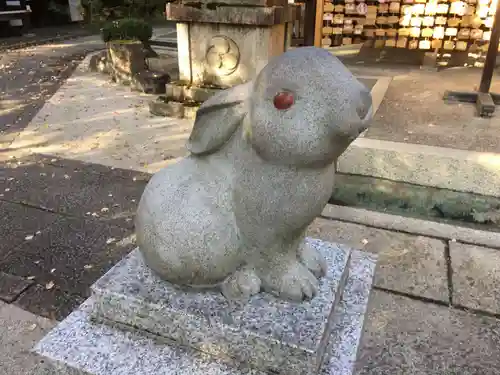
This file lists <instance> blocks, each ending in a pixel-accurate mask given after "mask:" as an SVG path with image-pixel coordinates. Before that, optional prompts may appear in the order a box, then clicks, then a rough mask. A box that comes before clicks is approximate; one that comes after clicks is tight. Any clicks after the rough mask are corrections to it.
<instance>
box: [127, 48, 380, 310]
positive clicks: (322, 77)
mask: <svg viewBox="0 0 500 375" xmlns="http://www.w3.org/2000/svg"><path fill="white" fill-rule="evenodd" d="M371 117H372V99H371V94H370V92H369V91H368V90H367V89H366V88H365V87H364V85H362V84H361V83H360V82H359V81H358V80H357V79H356V78H355V77H354V76H353V75H352V74H351V73H350V72H349V71H348V70H347V68H346V67H345V66H344V65H343V64H342V63H341V62H340V61H339V60H338V59H337V58H336V57H334V56H332V55H331V54H330V53H329V52H327V51H326V50H323V49H319V48H314V47H304V48H297V49H294V50H291V51H288V52H286V53H284V54H283V55H281V56H279V57H276V58H274V59H273V60H272V61H270V62H269V63H268V65H267V66H266V67H264V69H263V70H262V71H261V72H260V73H259V75H258V76H257V78H255V79H254V80H253V81H251V82H248V83H245V84H242V85H239V86H236V87H233V88H231V89H228V90H225V91H222V92H221V93H219V94H218V95H216V96H214V97H212V98H210V99H209V100H208V101H206V102H205V103H203V105H202V106H201V107H200V109H199V110H198V112H197V116H196V121H195V124H194V128H193V130H192V133H191V135H190V138H189V140H188V145H187V146H188V149H189V151H190V155H189V156H187V157H186V158H184V159H182V160H180V161H179V162H177V163H176V164H173V165H170V166H168V167H166V168H165V169H163V170H161V171H159V172H158V173H156V174H155V175H154V176H153V177H152V179H151V180H150V182H149V183H148V185H147V187H146V189H145V191H144V194H143V196H142V198H141V201H140V203H139V208H138V212H137V216H136V222H135V224H136V232H137V242H138V246H139V249H140V251H141V252H142V254H143V257H144V259H145V262H146V264H147V265H148V266H149V267H150V268H151V269H152V270H153V271H155V272H156V273H157V274H158V275H159V276H160V277H161V278H163V279H164V280H167V281H169V282H171V283H174V284H178V285H185V286H192V287H210V286H219V287H221V289H222V292H223V293H224V295H225V296H226V297H227V298H231V299H240V298H243V299H248V298H249V297H250V296H252V295H254V294H256V293H258V292H259V291H260V290H265V291H268V292H270V293H273V294H275V295H277V296H279V297H282V298H286V299H291V300H296V301H300V300H304V299H311V298H313V297H314V295H315V293H316V292H317V288H318V278H319V277H321V276H323V275H324V273H325V271H326V264H325V261H324V259H323V258H322V257H321V255H320V254H319V253H318V252H317V251H316V250H315V249H314V248H312V247H310V246H308V245H307V244H306V243H305V242H304V238H305V231H306V228H307V227H308V225H309V224H310V223H311V222H312V221H313V220H314V219H315V218H316V217H317V216H318V215H319V214H320V213H321V212H322V210H323V208H324V207H325V205H326V204H327V202H328V200H329V198H330V196H331V194H332V192H333V187H334V178H335V163H336V160H337V158H338V157H339V156H340V155H341V154H342V152H344V151H345V149H346V148H347V146H348V145H349V144H350V143H351V142H352V141H353V140H354V139H356V137H357V136H358V135H359V134H360V133H361V132H362V131H363V130H365V129H366V128H367V126H368V122H369V121H370V120H371Z"/></svg>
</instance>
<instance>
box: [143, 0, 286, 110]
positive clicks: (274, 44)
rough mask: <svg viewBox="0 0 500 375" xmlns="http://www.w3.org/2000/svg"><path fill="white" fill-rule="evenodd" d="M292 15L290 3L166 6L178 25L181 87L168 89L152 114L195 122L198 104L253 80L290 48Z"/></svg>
mask: <svg viewBox="0 0 500 375" xmlns="http://www.w3.org/2000/svg"><path fill="white" fill-rule="evenodd" d="M222 2H223V4H222ZM293 10H294V7H293V6H291V5H289V4H288V0H181V1H180V3H169V4H167V11H166V14H167V18H168V19H169V20H171V21H177V22H178V23H177V48H178V58H179V82H177V83H172V84H169V85H167V96H166V97H164V98H160V99H159V100H157V101H155V102H153V103H152V105H151V111H152V112H153V113H155V112H156V113H155V114H159V115H166V116H176V117H184V116H185V117H192V116H194V113H195V112H196V104H199V103H200V102H201V101H203V100H201V101H200V100H199V99H200V98H203V99H206V98H207V97H208V96H209V95H210V94H212V93H213V92H214V89H215V90H217V89H224V88H228V87H231V86H234V85H238V84H241V83H245V82H247V81H249V80H251V79H252V78H254V77H255V76H256V75H257V74H258V73H259V72H260V70H261V69H262V68H263V67H264V66H266V64H267V63H268V61H269V59H271V58H272V57H274V56H278V55H280V54H282V53H284V52H285V51H286V50H287V48H288V47H289V45H290V35H291V29H292V23H291V22H292V21H293ZM187 88H189V90H188V91H189V92H188V91H186V89H187ZM207 89H209V91H208V93H207ZM200 90H201V94H200ZM169 93H170V94H169ZM193 94H194V96H193ZM182 102H189V106H185V105H184V106H179V103H182ZM193 108H194V109H193Z"/></svg>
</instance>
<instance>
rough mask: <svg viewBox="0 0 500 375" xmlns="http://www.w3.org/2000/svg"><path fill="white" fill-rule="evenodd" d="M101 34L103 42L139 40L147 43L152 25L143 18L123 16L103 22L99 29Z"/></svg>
mask: <svg viewBox="0 0 500 375" xmlns="http://www.w3.org/2000/svg"><path fill="white" fill-rule="evenodd" d="M101 36H102V40H103V41H104V42H110V41H120V42H133V41H141V42H142V43H147V42H148V41H149V40H150V39H151V37H152V36H153V27H152V26H151V25H150V24H149V23H148V22H146V21H144V20H140V19H136V18H124V19H121V20H118V21H112V22H108V23H107V24H105V25H104V26H103V28H102V29H101Z"/></svg>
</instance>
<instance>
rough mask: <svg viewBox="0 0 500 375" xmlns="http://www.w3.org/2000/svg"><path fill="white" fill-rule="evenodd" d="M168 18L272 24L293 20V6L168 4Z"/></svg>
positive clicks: (255, 24)
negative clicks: (197, 5) (204, 6)
mask: <svg viewBox="0 0 500 375" xmlns="http://www.w3.org/2000/svg"><path fill="white" fill-rule="evenodd" d="M166 14H167V19H168V20H170V21H179V22H201V23H225V24H233V25H254V26H272V25H280V24H284V23H286V22H289V21H292V19H293V12H292V7H288V6H282V7H277V6H274V7H249V6H247V7H245V6H216V7H214V9H211V8H204V9H201V8H199V7H194V6H188V5H182V4H174V3H168V4H167V11H166Z"/></svg>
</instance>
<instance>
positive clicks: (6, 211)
mask: <svg viewBox="0 0 500 375" xmlns="http://www.w3.org/2000/svg"><path fill="white" fill-rule="evenodd" d="M1 185H2V184H1V182H0V186H1ZM1 193H3V192H1V190H0V194H1ZM0 199H2V198H1V197H0ZM57 218H58V215H55V214H53V213H50V212H47V211H43V210H39V209H37V208H33V207H27V206H25V205H21V204H16V203H10V202H5V201H0V239H1V241H0V259H2V257H3V255H4V254H5V253H7V252H8V251H9V250H11V249H13V248H14V247H15V246H17V245H19V244H20V243H22V242H24V241H26V237H28V238H29V236H34V235H35V234H36V232H37V231H41V230H43V229H44V228H46V227H47V226H49V225H50V224H52V223H53V222H54V221H55V220H56V219H57Z"/></svg>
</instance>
